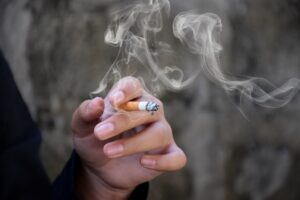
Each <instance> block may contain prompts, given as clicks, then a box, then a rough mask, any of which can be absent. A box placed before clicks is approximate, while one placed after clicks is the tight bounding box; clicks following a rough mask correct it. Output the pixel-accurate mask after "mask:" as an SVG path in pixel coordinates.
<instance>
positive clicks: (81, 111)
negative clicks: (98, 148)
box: [71, 97, 104, 136]
mask: <svg viewBox="0 0 300 200" xmlns="http://www.w3.org/2000/svg"><path fill="white" fill-rule="evenodd" d="M103 109H104V102H103V99H102V98H100V97H96V98H94V99H92V100H86V101H84V102H83V103H81V105H80V106H79V107H78V108H77V109H76V111H75V112H74V114H73V117H72V123H71V128H72V132H73V133H74V134H75V135H76V136H84V135H86V134H88V133H92V132H93V128H94V126H95V124H96V123H98V121H99V117H100V116H101V114H102V113H103Z"/></svg>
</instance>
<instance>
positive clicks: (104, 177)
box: [72, 77, 186, 200]
mask: <svg viewBox="0 0 300 200" xmlns="http://www.w3.org/2000/svg"><path fill="white" fill-rule="evenodd" d="M133 99H134V100H137V101H139V100H146V101H153V102H156V103H158V104H159V105H160V107H159V110H158V111H156V112H153V114H151V113H150V112H147V111H133V112H118V111H117V112H116V111H115V109H117V108H118V106H119V105H121V104H123V103H125V102H127V101H130V100H133ZM113 108H115V109H113ZM72 132H73V138H74V146H75V150H76V152H77V153H78V155H79V156H80V159H81V161H82V168H81V169H82V170H81V175H80V176H79V177H78V178H79V179H78V187H77V189H78V192H79V195H81V198H83V199H89V200H92V199H127V198H128V196H129V195H130V193H131V192H132V191H133V190H134V188H135V187H136V186H138V185H139V184H141V183H143V182H147V181H150V180H152V179H153V178H155V177H156V176H158V175H160V174H161V173H163V172H165V171H173V170H178V169H180V168H182V167H183V166H184V165H185V164H186V156H185V154H184V153H183V151H182V150H181V149H180V148H179V147H178V146H177V145H176V144H175V141H174V138H173V135H172V130H171V128H170V125H169V124H168V122H167V121H166V119H165V116H164V111H163V105H162V103H161V102H160V101H159V100H158V99H156V98H154V97H153V96H151V95H149V94H148V93H146V92H145V91H144V89H143V87H142V85H141V84H140V82H139V81H138V80H137V79H135V78H133V77H126V78H123V79H121V80H120V81H119V82H118V83H116V84H115V86H114V87H113V88H112V90H111V91H110V92H109V94H108V95H107V97H106V98H105V99H104V100H103V99H101V98H99V97H96V98H94V99H93V100H86V101H84V102H83V103H82V104H81V105H80V106H79V107H78V109H77V110H76V111H75V112H74V114H73V119H72Z"/></svg>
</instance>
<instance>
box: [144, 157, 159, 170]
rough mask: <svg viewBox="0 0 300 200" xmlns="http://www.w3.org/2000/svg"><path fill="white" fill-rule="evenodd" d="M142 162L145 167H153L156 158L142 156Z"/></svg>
mask: <svg viewBox="0 0 300 200" xmlns="http://www.w3.org/2000/svg"><path fill="white" fill-rule="evenodd" d="M141 162H142V165H144V166H145V167H150V168H153V167H154V166H155V165H156V160H154V159H151V158H142V161H141Z"/></svg>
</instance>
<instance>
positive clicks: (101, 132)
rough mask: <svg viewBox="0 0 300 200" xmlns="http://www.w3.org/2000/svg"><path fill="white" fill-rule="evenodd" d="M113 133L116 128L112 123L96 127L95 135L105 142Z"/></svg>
mask: <svg viewBox="0 0 300 200" xmlns="http://www.w3.org/2000/svg"><path fill="white" fill-rule="evenodd" d="M113 131H114V126H113V125H112V124H111V123H107V124H100V125H97V126H96V127H95V134H96V135H97V136H98V138H100V139H103V140H104V139H107V138H108V137H109V136H110V134H111V132H113Z"/></svg>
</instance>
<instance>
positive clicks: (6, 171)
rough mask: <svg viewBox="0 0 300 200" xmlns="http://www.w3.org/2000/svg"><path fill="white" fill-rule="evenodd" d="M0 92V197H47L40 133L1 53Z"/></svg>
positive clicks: (21, 199) (25, 198)
mask: <svg viewBox="0 0 300 200" xmlns="http://www.w3.org/2000/svg"><path fill="white" fill-rule="evenodd" d="M0 94H1V96H0V97H1V98H0V134H1V139H0V177H1V178H0V199H3V200H6V199H14V200H19V199H20V200H35V199H36V200H41V199H47V197H49V196H50V195H49V194H50V191H51V190H50V182H49V180H48V177H47V175H46V173H45V171H44V169H43V166H42V164H41V162H40V160H39V145H40V142H41V136H40V133H39V131H38V129H37V126H36V124H35V123H34V122H33V120H32V118H31V116H30V114H29V112H28V109H27V107H26V105H25V103H24V102H23V100H22V98H21V95H20V93H19V91H18V89H17V87H16V84H15V82H14V80H13V76H12V73H11V72H10V70H9V67H8V64H7V63H6V61H5V60H4V58H3V56H2V54H1V52H0Z"/></svg>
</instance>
